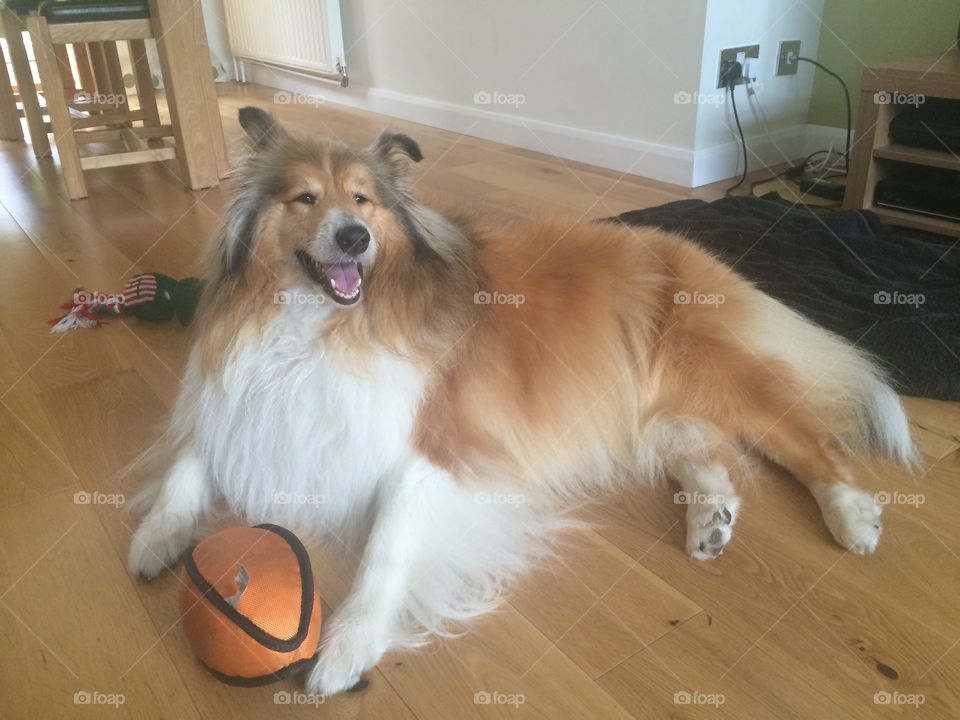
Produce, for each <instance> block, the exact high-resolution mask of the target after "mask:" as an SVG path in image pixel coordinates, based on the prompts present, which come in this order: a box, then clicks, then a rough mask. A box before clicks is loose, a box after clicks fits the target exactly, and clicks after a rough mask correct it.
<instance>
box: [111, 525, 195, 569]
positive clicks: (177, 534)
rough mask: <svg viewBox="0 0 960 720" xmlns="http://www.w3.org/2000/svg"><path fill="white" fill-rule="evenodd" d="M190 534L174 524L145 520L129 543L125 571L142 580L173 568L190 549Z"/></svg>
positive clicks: (191, 536) (191, 535)
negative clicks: (188, 548)
mask: <svg viewBox="0 0 960 720" xmlns="http://www.w3.org/2000/svg"><path fill="white" fill-rule="evenodd" d="M192 539H193V534H192V532H190V531H188V530H187V529H186V528H183V527H181V526H178V525H176V524H165V523H162V522H156V521H144V522H143V523H141V524H140V527H139V528H137V532H136V533H135V534H134V536H133V539H132V540H131V542H130V552H129V554H128V555H127V568H128V569H129V570H130V572H131V573H133V574H134V575H139V576H140V577H142V578H144V579H145V580H149V579H150V578H153V577H156V576H157V575H159V574H160V573H161V572H162V571H163V570H164V569H166V568H169V567H173V566H174V565H176V564H177V561H178V560H179V559H180V555H181V553H183V551H184V550H186V549H187V547H189V545H190V543H191V541H192Z"/></svg>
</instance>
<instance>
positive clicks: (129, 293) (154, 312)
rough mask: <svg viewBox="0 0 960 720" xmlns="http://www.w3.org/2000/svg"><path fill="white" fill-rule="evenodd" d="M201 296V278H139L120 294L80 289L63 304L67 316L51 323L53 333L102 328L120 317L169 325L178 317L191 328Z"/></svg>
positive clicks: (130, 280) (157, 274) (150, 274)
mask: <svg viewBox="0 0 960 720" xmlns="http://www.w3.org/2000/svg"><path fill="white" fill-rule="evenodd" d="M199 295H200V280H199V279H198V278H193V277H191V278H184V279H183V280H175V279H174V278H172V277H170V276H168V275H162V274H160V273H143V274H142V275H135V276H133V277H132V278H130V279H129V280H127V282H126V283H125V284H124V286H123V290H121V291H120V292H119V293H117V294H107V293H102V292H95V291H92V290H86V289H84V288H77V289H76V290H74V291H73V301H72V302H66V303H63V304H62V305H60V309H61V310H66V311H67V313H66V314H65V315H62V316H61V317H59V318H52V319H51V320H50V323H51V325H53V327H52V328H50V332H53V333H63V332H67V331H69V330H73V329H75V328H96V327H100V326H101V325H103V324H104V318H108V317H112V316H117V315H132V316H134V317H136V318H140V319H141V320H146V321H148V322H166V321H167V320H170V319H171V318H173V317H176V318H177V320H179V321H180V324H181V325H189V324H190V321H191V320H192V319H193V313H194V311H195V310H196V309H197V299H198V297H199Z"/></svg>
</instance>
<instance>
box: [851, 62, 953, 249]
mask: <svg viewBox="0 0 960 720" xmlns="http://www.w3.org/2000/svg"><path fill="white" fill-rule="evenodd" d="M877 93H900V94H905V95H910V94H912V95H923V96H924V97H926V98H949V99H951V100H960V50H958V49H956V48H954V49H953V50H950V51H949V52H946V53H944V54H942V55H930V56H926V57H920V58H912V59H910V60H899V61H896V62H892V63H886V64H884V65H875V66H873V67H868V68H865V69H864V71H863V78H862V80H861V84H860V114H859V117H858V120H857V126H858V132H857V137H856V138H855V142H854V144H853V148H852V149H851V158H850V173H849V178H848V180H847V191H846V195H845V196H844V201H843V206H844V207H845V208H863V209H867V210H870V211H872V212H874V213H876V214H877V216H878V217H880V218H881V219H882V220H884V221H886V222H888V223H890V224H891V225H902V226H904V227H910V228H917V229H920V230H927V231H930V232H938V233H942V234H944V235H951V236H954V237H960V222H958V221H954V220H949V219H947V218H937V217H932V216H930V215H923V214H920V213H912V212H908V211H905V210H894V209H892V208H885V207H879V206H877V205H876V203H875V202H874V191H875V190H876V187H877V182H878V181H880V180H882V179H883V178H884V177H885V176H886V174H887V173H888V172H889V169H890V166H891V165H892V164H893V163H902V164H908V165H923V166H926V167H935V168H943V169H947V170H955V171H958V172H960V156H958V155H957V154H955V153H952V152H950V151H949V150H948V149H947V148H946V147H944V149H943V150H942V151H941V150H930V149H927V148H917V147H910V146H908V145H898V144H896V143H891V142H890V139H889V134H890V122H891V121H892V120H893V118H894V117H895V116H896V114H897V111H898V110H899V109H901V107H902V106H901V105H896V104H892V103H886V104H885V103H879V102H877V101H876V94H877Z"/></svg>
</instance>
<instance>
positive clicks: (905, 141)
mask: <svg viewBox="0 0 960 720" xmlns="http://www.w3.org/2000/svg"><path fill="white" fill-rule="evenodd" d="M886 95H888V96H889V97H887V98H886V99H887V100H888V101H890V102H893V103H896V104H897V105H903V108H902V109H901V110H900V111H899V112H898V113H897V115H896V117H894V118H893V120H891V121H890V140H891V141H892V142H895V143H898V144H900V145H910V146H912V147H921V148H928V149H930V150H940V151H942V152H947V151H950V152H953V153H957V152H960V100H948V99H946V98H923V97H922V96H908V95H904V94H903V93H896V94H894V93H886ZM911 101H912V102H914V103H915V104H913V105H911V104H909V103H910V102H911Z"/></svg>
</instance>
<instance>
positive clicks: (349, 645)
mask: <svg viewBox="0 0 960 720" xmlns="http://www.w3.org/2000/svg"><path fill="white" fill-rule="evenodd" d="M449 482H452V478H451V477H450V476H449V475H448V474H447V473H446V472H445V471H443V470H440V469H438V468H436V467H434V466H433V465H431V464H430V463H429V462H427V461H426V460H424V459H422V458H417V459H414V460H412V461H411V462H410V463H409V464H408V465H407V466H406V467H405V468H404V469H403V470H402V471H401V472H400V473H399V474H398V476H396V477H390V478H388V479H387V481H386V482H385V483H384V486H383V489H382V493H381V496H380V498H379V503H378V508H377V515H376V518H375V520H374V524H373V528H372V530H371V533H370V537H369V539H368V541H367V545H366V548H365V549H364V553H363V558H362V560H361V564H360V568H359V570H358V571H357V577H356V578H355V580H354V583H353V587H352V589H351V591H350V595H349V596H348V597H347V599H346V600H344V602H343V604H342V605H341V606H340V607H339V608H338V609H337V611H336V612H335V613H334V614H333V616H332V617H331V619H330V621H329V622H328V623H327V625H326V627H325V628H324V636H323V639H322V640H321V643H320V645H321V650H320V658H319V660H318V662H317V664H316V666H315V667H314V668H313V670H312V671H311V672H310V677H309V679H308V680H307V689H308V690H309V691H310V692H311V693H315V694H323V695H332V694H334V693H337V692H340V691H342V690H347V689H349V688H351V687H353V686H354V685H355V684H356V683H357V681H359V680H360V677H361V675H362V673H363V672H364V671H365V670H367V669H369V668H371V667H372V666H374V665H376V663H377V662H378V661H379V660H380V658H381V657H382V656H383V654H384V653H385V652H386V651H387V650H388V649H389V646H390V644H391V643H392V641H393V638H394V637H395V636H396V630H397V623H398V622H400V614H401V611H402V609H403V605H404V602H405V600H406V599H407V597H408V595H409V590H410V583H411V582H412V581H414V580H415V578H413V577H411V575H412V570H413V567H414V565H415V564H416V562H417V560H418V558H419V557H421V555H422V553H423V550H424V543H425V542H428V541H429V534H430V530H429V526H430V508H431V497H432V496H434V493H435V490H436V489H437V488H438V487H439V486H440V485H441V484H443V483H449Z"/></svg>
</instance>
